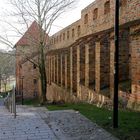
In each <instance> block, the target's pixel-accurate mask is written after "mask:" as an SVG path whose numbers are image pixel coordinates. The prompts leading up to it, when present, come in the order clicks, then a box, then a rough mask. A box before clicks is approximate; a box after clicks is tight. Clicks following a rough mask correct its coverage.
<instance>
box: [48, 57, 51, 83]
mask: <svg viewBox="0 0 140 140" xmlns="http://www.w3.org/2000/svg"><path fill="white" fill-rule="evenodd" d="M47 67H48V81H49V84H50V77H51V76H50V56H48V66H47Z"/></svg>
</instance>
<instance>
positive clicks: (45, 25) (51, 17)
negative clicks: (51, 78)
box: [0, 0, 76, 103]
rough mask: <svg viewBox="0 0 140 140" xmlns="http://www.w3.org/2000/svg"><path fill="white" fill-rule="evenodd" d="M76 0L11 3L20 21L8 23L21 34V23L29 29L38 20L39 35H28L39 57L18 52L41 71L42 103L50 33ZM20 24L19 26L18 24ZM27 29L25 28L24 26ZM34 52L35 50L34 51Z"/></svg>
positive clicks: (7, 41)
mask: <svg viewBox="0 0 140 140" xmlns="http://www.w3.org/2000/svg"><path fill="white" fill-rule="evenodd" d="M75 2H76V0H75V1H74V0H11V3H10V4H11V5H12V7H13V8H14V9H13V11H12V15H13V16H14V18H15V17H17V18H18V23H17V22H16V23H15V24H12V23H11V22H9V21H6V23H7V24H8V25H9V26H10V27H11V28H13V29H14V30H15V31H16V33H18V34H19V35H23V32H22V30H21V28H20V29H19V28H18V27H19V25H20V26H21V27H25V26H26V29H29V25H30V23H31V22H33V21H36V22H37V24H38V29H39V32H38V35H37V36H31V35H28V37H27V36H26V37H27V38H28V40H30V44H28V45H30V46H31V47H32V46H33V45H34V46H36V48H37V49H36V50H35V51H34V52H37V53H38V55H37V57H38V59H37V61H34V59H32V57H29V55H28V54H27V53H28V52H29V51H26V53H25V51H23V49H21V50H20V52H18V54H19V55H20V54H24V58H26V59H28V61H30V62H31V63H34V64H35V65H36V66H37V67H38V69H39V73H40V81H41V92H42V103H44V102H45V101H46V89H47V87H46V86H47V84H46V70H45V69H46V66H45V53H46V51H47V49H46V48H47V46H49V42H48V38H47V36H46V34H47V35H48V34H49V33H50V30H51V28H52V25H53V23H54V21H55V20H56V19H57V18H58V17H59V16H60V15H61V14H62V13H64V12H65V11H66V10H68V9H71V8H72V6H74V3H75ZM17 24H18V26H17ZM24 29H25V28H24ZM0 41H1V42H2V43H5V44H6V45H9V46H12V43H11V42H10V41H9V40H8V39H7V38H4V37H3V36H0ZM32 53H33V52H32Z"/></svg>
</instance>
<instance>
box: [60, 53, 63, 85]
mask: <svg viewBox="0 0 140 140" xmlns="http://www.w3.org/2000/svg"><path fill="white" fill-rule="evenodd" d="M60 66H61V69H60V71H61V87H62V86H63V55H61V58H60Z"/></svg>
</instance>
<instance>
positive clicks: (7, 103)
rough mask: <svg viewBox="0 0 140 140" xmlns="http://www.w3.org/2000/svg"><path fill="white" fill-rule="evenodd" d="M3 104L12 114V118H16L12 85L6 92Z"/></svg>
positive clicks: (14, 95)
mask: <svg viewBox="0 0 140 140" xmlns="http://www.w3.org/2000/svg"><path fill="white" fill-rule="evenodd" d="M4 105H5V106H6V108H7V109H8V110H9V111H10V112H11V113H12V114H14V118H16V93H15V88H14V87H13V89H12V91H10V92H9V93H8V95H7V97H5V99H4Z"/></svg>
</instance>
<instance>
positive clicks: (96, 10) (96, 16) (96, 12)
mask: <svg viewBox="0 0 140 140" xmlns="http://www.w3.org/2000/svg"><path fill="white" fill-rule="evenodd" d="M97 18H98V8H95V9H94V11H93V20H95V19H97Z"/></svg>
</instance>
